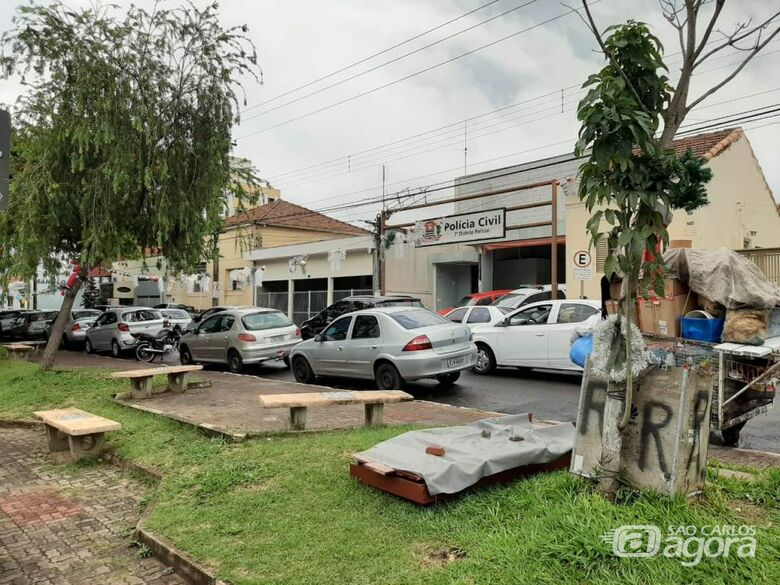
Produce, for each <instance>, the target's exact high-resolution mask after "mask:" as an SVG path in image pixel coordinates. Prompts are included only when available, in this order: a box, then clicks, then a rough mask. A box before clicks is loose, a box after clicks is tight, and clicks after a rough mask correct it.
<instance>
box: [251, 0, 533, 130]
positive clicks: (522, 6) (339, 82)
mask: <svg viewBox="0 0 780 585" xmlns="http://www.w3.org/2000/svg"><path fill="white" fill-rule="evenodd" d="M538 1H539V0H528V1H527V2H525V3H524V4H520V5H519V6H515V7H514V8H510V9H509V10H505V11H504V12H502V13H500V14H497V15H495V16H491V17H490V18H487V19H485V20H483V21H481V22H478V23H476V24H473V25H471V26H469V27H466V28H464V29H462V30H459V31H457V32H454V33H451V34H449V35H447V36H446V37H443V38H441V39H439V40H438V41H434V42H432V43H428V44H427V45H424V46H422V47H420V48H418V49H415V50H413V51H409V52H408V53H404V54H403V55H399V56H398V57H393V58H392V59H390V60H389V61H385V62H384V63H380V64H379V65H374V66H373V67H371V68H369V69H366V70H365V71H361V72H360V73H355V74H354V75H352V76H350V77H347V78H346V79H342V80H339V81H336V82H334V83H331V84H330V85H326V86H325V87H321V88H319V89H315V90H314V91H311V92H309V93H306V94H304V95H302V96H299V97H297V98H295V99H292V100H289V101H286V102H284V103H283V104H279V105H276V106H273V107H272V108H268V109H267V110H263V111H262V112H258V113H256V114H252V115H251V116H248V117H246V118H244V121H247V120H252V119H254V118H259V117H260V116H264V115H265V114H268V113H270V112H273V111H275V110H278V109H280V108H284V107H286V106H289V105H291V104H294V103H297V102H299V101H301V100H304V99H306V98H308V97H311V96H313V95H317V94H319V93H322V92H323V91H327V90H329V89H332V88H334V87H337V86H339V85H342V84H344V83H347V82H349V81H352V80H353V79H357V78H358V77H362V76H363V75H366V74H367V73H371V72H373V71H376V70H377V69H381V68H382V67H386V66H387V65H391V64H393V63H396V62H397V61H400V60H402V59H406V58H407V57H410V56H411V55H414V54H416V53H420V52H422V51H425V50H426V49H430V48H431V47H433V46H436V45H438V44H440V43H443V42H445V41H448V40H450V39H453V38H455V37H457V36H459V35H462V34H463V33H466V32H468V31H470V30H474V29H475V28H478V27H480V26H483V25H485V24H487V23H489V22H492V21H494V20H496V19H498V18H501V17H502V16H506V15H507V14H510V13H511V12H515V11H517V10H520V9H521V8H525V7H526V6H530V5H531V4H534V3H536V2H538Z"/></svg>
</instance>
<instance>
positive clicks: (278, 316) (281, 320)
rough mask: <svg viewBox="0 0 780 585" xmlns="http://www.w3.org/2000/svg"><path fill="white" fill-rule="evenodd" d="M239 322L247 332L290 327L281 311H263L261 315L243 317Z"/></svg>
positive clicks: (254, 314) (253, 314) (288, 321)
mask: <svg viewBox="0 0 780 585" xmlns="http://www.w3.org/2000/svg"><path fill="white" fill-rule="evenodd" d="M241 322H242V323H243V324H244V329H246V330H247V331H261V330H263V329H273V328H275V327H289V326H290V325H292V323H291V322H290V320H289V319H288V318H287V315H285V314H284V313H282V312H281V311H265V312H263V313H252V314H250V315H244V316H243V317H242V318H241Z"/></svg>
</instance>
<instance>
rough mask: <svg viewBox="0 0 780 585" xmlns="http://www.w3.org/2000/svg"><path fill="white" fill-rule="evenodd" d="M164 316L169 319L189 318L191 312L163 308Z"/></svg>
mask: <svg viewBox="0 0 780 585" xmlns="http://www.w3.org/2000/svg"><path fill="white" fill-rule="evenodd" d="M160 312H161V313H162V316H163V317H165V318H167V319H189V318H190V314H189V313H188V312H187V311H182V310H181V309H163V310H162V311H160Z"/></svg>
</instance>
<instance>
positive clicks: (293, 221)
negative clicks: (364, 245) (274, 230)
mask: <svg viewBox="0 0 780 585" xmlns="http://www.w3.org/2000/svg"><path fill="white" fill-rule="evenodd" d="M249 222H252V223H259V224H264V225H273V226H281V227H291V228H297V229H304V230H316V231H322V232H334V233H339V234H350V235H356V236H362V235H365V234H368V233H370V232H368V231H366V230H364V229H361V228H359V227H355V226H353V225H350V224H348V223H345V222H343V221H339V220H337V219H333V218H332V217H328V216H327V215H323V214H321V213H318V212H316V211H312V210H311V209H307V208H305V207H302V206H300V205H296V204H295V203H290V202H289V201H284V200H282V199H277V200H276V201H272V202H271V203H266V204H265V205H261V206H259V207H255V208H254V209H250V210H248V211H244V212H241V213H237V214H236V215H233V216H231V217H229V218H227V221H226V222H225V223H226V224H227V225H228V226H233V225H239V224H242V223H249Z"/></svg>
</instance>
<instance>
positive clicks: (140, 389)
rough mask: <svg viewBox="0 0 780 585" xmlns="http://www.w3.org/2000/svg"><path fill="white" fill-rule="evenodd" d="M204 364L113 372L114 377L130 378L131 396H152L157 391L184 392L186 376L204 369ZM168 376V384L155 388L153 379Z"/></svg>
mask: <svg viewBox="0 0 780 585" xmlns="http://www.w3.org/2000/svg"><path fill="white" fill-rule="evenodd" d="M202 369H203V366H196V365H193V366H164V367H162V368H145V369H143V370H127V371H124V372H113V373H112V374H111V377H112V378H126V379H129V380H130V397H131V398H151V397H152V395H153V394H154V393H155V392H165V391H166V390H170V391H171V392H184V391H185V390H187V384H186V376H187V374H189V373H190V372H197V371H199V370H202ZM162 375H166V376H168V385H167V386H165V387H163V388H160V389H154V388H153V387H152V380H153V379H154V377H155V376H162Z"/></svg>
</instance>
